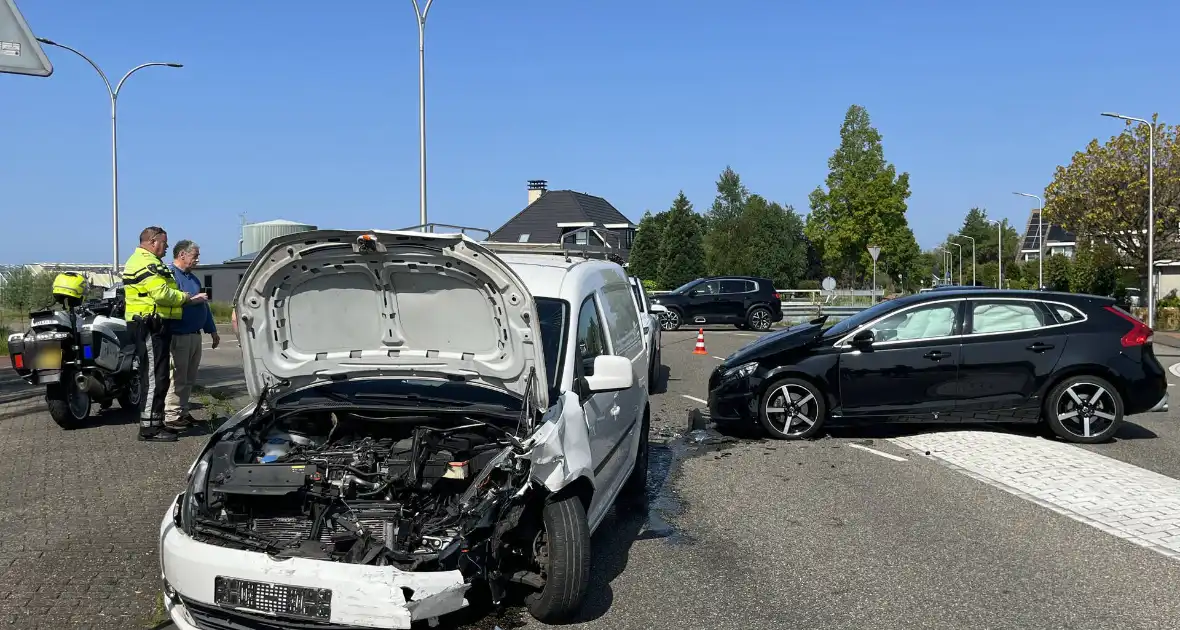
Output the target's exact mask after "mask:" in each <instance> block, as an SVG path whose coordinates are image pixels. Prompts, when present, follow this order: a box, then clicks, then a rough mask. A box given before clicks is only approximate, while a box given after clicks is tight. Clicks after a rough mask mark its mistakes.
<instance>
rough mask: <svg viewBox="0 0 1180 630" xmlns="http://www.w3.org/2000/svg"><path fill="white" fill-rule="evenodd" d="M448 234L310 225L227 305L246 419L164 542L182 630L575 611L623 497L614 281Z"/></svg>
mask: <svg viewBox="0 0 1180 630" xmlns="http://www.w3.org/2000/svg"><path fill="white" fill-rule="evenodd" d="M489 247H490V244H489V245H488V246H485V245H484V244H482V243H478V242H476V241H473V240H471V239H469V238H467V237H465V236H460V235H441V234H428V233H421V232H382V231H370V232H361V231H343V230H321V231H315V232H304V233H300V234H296V235H291V236H284V237H280V238H277V239H275V240H273V241H271V242H270V243H269V244H268V246H267V247H266V248H265V249H264V250H263V251H262V252H260V253H259V255H258V256H257V258H256V259H255V260H254V262H253V263H252V264H251V266H250V268H249V270H248V271H247V273H246V274H245V277H244V278H243V280H242V283H241V286H240V287H239V289H238V293H237V295H236V304H237V311H236V313H237V317H238V329H239V332H240V337H241V345H242V353H243V358H244V363H245V378H246V383H247V386H248V388H249V391H250V394H251V396H252V397H253V400H254V402H253V403H252V404H250V405H249V406H247V407H246V408H245V409H242V410H241V411H240V412H239V413H237V414H235V415H234V416H233V417H232V418H230V419H229V420H228V421H227V422H226V423H225V424H224V425H222V426H221V427H220V428H219V429H218V430H217V431H216V432H215V433H214V435H212V436H211V438H210V439H209V442H208V444H207V445H206V446H205V449H204V451H203V452H202V453H201V455H200V456H199V457H198V458H197V460H196V461H195V462H194V463H193V465H192V467H191V468H190V470H189V474H188V478H187V480H186V489H185V490H184V492H182V493H181V494H180V495H178V496H177V497H176V501H175V503H174V504H173V505H171V506H170V507H169V508H168V510H167V513H166V514H165V516H164V519H163V521H162V523H161V525H160V542H159V544H160V547H159V554H160V556H159V557H160V563H161V567H160V569H161V573H162V576H163V581H164V583H163V589H164V595H165V597H164V601H165V606H166V608H167V610H168V612H169V614H170V615H171V617H172V620H173V622H174V623H175V624H176V625H177V626H178V627H180V628H182V629H184V630H192V629H208V628H272V627H275V628H277V627H290V628H337V629H339V628H409V627H410V624H411V623H412V622H415V621H418V620H430V619H433V618H436V617H438V616H440V615H443V614H446V613H449V612H453V611H456V610H458V609H461V608H463V607H464V606H466V605H467V604H468V599H469V598H468V595H469V591H470V590H471V589H472V588H473V587H475V586H476V585H479V586H480V588H481V589H482V592H486V593H487V594H489V595H490V596H491V599H492V600H493V601H501V600H502V598H503V597H504V596H505V594H506V593H507V592H508V591H509V589H514V590H515V589H524V590H523V594H524V595H525V601H526V602H527V604H528V608H529V611H530V612H531V613H532V615H533V616H534V617H536V618H537V619H539V620H542V621H549V622H555V621H561V620H564V619H568V618H570V617H571V616H572V615H573V614H575V613H576V612H577V611H578V610H579V608H580V607H581V604H582V601H583V599H584V597H585V593H586V588H587V585H588V583H589V577H590V535H591V533H592V532H593V531H594V530H595V528H596V527H597V526H598V524H599V523H600V522H601V521H602V519H603V517H604V516H605V514H606V512H607V510H608V509H609V508H610V507H611V505H612V504H613V503H614V502H615V499H616V497H620V496H625V497H627V498H629V499H632V498H633V499H635V500H636V502H637V503H638V502H641V501H642V498H643V497H644V494H645V486H646V482H647V461H648V457H647V444H648V430H649V424H650V423H649V419H650V413H649V409H648V392H647V386H648V383H647V360H648V359H647V353H646V349H645V347H644V342H643V338H642V333H641V331H640V323H639V320H638V316H637V313H636V311H635V308H634V303H633V300H632V299H631V293H630V291H631V289H630V287H629V285H628V283H627V278H626V275H625V273H624V272H623V269H622V268H621V267H619V266H618V265H617V264H614V263H611V262H606V261H600V260H589V259H581V258H570V257H566V256H554V255H541V254H531V255H526V254H503V255H502V256H501V255H497V254H496V253H494V252H493V250H492V249H490V248H489Z"/></svg>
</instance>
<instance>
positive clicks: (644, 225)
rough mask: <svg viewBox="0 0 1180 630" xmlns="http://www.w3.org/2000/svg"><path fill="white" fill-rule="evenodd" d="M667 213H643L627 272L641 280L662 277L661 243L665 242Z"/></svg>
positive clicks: (632, 246) (632, 245) (628, 260)
mask: <svg viewBox="0 0 1180 630" xmlns="http://www.w3.org/2000/svg"><path fill="white" fill-rule="evenodd" d="M667 218H668V213H667V212H661V213H659V214H652V213H651V211H650V210H649V211H647V212H645V213H643V218H642V219H640V220H639V230H638V231H636V233H635V242H633V243H632V244H631V254H630V256H629V257H628V259H627V271H628V273H630V274H631V275H633V276H635V277H636V278H639V279H641V280H655V279H656V278H657V277H658V276H659V275H660V241H661V240H663V233H664V223H665V219H667Z"/></svg>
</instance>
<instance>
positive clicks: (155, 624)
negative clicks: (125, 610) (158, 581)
mask: <svg viewBox="0 0 1180 630" xmlns="http://www.w3.org/2000/svg"><path fill="white" fill-rule="evenodd" d="M170 621H172V618H171V617H169V616H168V611H167V610H166V609H165V608H164V593H156V605H155V608H154V609H153V610H152V614H151V615H150V616H149V617H147V618H146V619H144V620H143V625H144V626H145V627H147V628H153V629H154V628H159V627H161V626H163V625H164V624H166V623H168V622H170Z"/></svg>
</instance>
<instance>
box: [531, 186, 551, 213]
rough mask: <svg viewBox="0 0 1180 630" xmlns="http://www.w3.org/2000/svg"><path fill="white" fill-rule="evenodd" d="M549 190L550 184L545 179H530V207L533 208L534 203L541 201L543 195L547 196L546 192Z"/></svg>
mask: <svg viewBox="0 0 1180 630" xmlns="http://www.w3.org/2000/svg"><path fill="white" fill-rule="evenodd" d="M548 189H549V182H547V181H545V180H543V179H530V180H529V205H530V206H531V205H532V204H533V202H534V201H536V200H538V199H540V198H541V195H543V194H545V191H546V190H548Z"/></svg>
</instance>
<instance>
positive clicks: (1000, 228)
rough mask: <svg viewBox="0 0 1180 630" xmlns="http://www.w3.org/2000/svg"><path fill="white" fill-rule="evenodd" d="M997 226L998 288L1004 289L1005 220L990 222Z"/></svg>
mask: <svg viewBox="0 0 1180 630" xmlns="http://www.w3.org/2000/svg"><path fill="white" fill-rule="evenodd" d="M989 223H995V224H996V288H997V289H1003V288H1004V220H1003V219H996V220H995V221H989Z"/></svg>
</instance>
